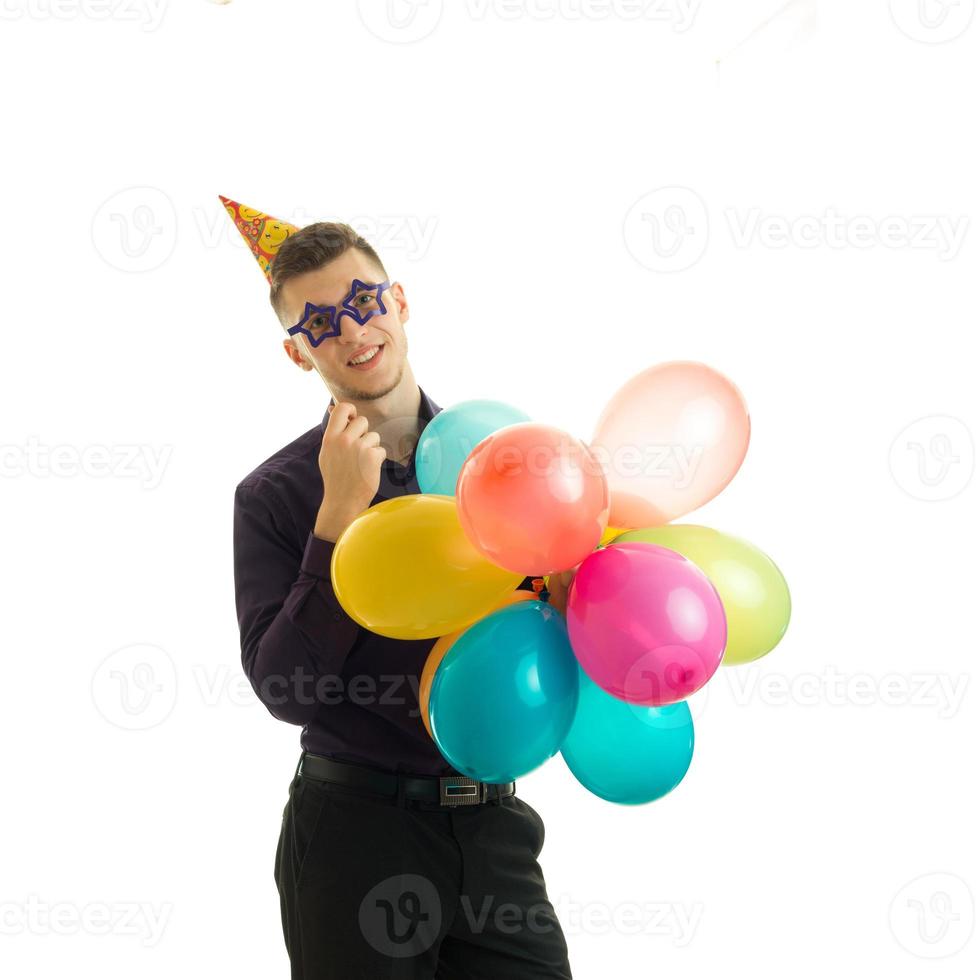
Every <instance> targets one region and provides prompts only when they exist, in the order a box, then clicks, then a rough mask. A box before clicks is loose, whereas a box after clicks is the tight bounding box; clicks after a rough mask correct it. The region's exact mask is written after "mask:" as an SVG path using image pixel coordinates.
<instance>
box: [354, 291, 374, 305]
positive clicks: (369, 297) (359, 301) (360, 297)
mask: <svg viewBox="0 0 980 980" xmlns="http://www.w3.org/2000/svg"><path fill="white" fill-rule="evenodd" d="M373 299H374V293H360V294H359V295H358V297H357V298H356V299H355V300H354V302H355V303H357V304H358V305H359V306H366V305H367V304H368V303H370V302H371V301H372V300H373ZM362 300H363V302H362Z"/></svg>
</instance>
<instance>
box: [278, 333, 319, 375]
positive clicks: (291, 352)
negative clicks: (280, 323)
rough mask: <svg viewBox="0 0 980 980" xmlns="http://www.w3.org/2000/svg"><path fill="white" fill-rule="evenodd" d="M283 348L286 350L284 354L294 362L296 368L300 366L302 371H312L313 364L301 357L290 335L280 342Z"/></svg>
mask: <svg viewBox="0 0 980 980" xmlns="http://www.w3.org/2000/svg"><path fill="white" fill-rule="evenodd" d="M282 347H283V350H284V351H285V352H286V356H287V357H288V358H289V359H290V360H291V361H292V362H293V364H295V365H296V366H297V367H298V368H302V369H303V370H304V371H312V370H313V365H312V364H310V362H309V361H308V360H307V359H306V358H305V357H303V355H302V353H301V352H300V351H299V349H298V348H297V347H296V344H295V343H294V341H293V338H292V337H288V338H286V339H285V340H284V341H283V342H282Z"/></svg>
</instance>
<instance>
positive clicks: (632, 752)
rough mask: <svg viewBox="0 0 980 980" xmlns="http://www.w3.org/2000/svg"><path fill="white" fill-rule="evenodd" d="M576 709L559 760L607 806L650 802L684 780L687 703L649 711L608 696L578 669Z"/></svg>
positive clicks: (690, 726) (690, 741)
mask: <svg viewBox="0 0 980 980" xmlns="http://www.w3.org/2000/svg"><path fill="white" fill-rule="evenodd" d="M578 678H579V697H578V708H577V710H576V712H575V720H574V721H573V722H572V727H571V730H570V731H569V733H568V736H567V738H566V739H565V741H564V742H563V743H562V745H561V755H562V758H563V759H564V760H565V764H566V765H567V766H568V768H569V769H571V770H572V774H573V775H574V776H575V778H576V779H577V780H578V781H579V782H580V783H581V784H582V785H583V786H584V787H585V788H586V789H587V790H588V791H589V792H590V793H594V794H595V795H596V796H598V797H601V798H602V799H604V800H608V801H609V802H610V803H626V804H638V803H650V802H652V801H653V800H657V799H660V797H661V796H665V795H666V794H667V793H669V792H670V791H671V790H672V789H673V788H674V787H675V786H677V784H678V783H680V781H681V780H682V779H683V778H684V775H685V774H686V773H687V770H688V767H689V766H690V764H691V756H692V755H693V754H694V723H693V722H692V721H691V709H690V708H688V706H687V702H686V701H678V702H676V703H675V704H667V705H663V706H661V707H652V706H647V705H641V704H630V703H629V702H627V701H621V700H620V699H619V698H617V697H614V696H613V695H612V694H608V693H607V692H606V691H604V690H603V689H602V688H601V687H599V686H598V685H597V684H596V683H595V682H594V681H593V680H592V679H591V678H590V677H589V676H588V674H586V673H585V671H583V670H582V669H581V668H579V671H578Z"/></svg>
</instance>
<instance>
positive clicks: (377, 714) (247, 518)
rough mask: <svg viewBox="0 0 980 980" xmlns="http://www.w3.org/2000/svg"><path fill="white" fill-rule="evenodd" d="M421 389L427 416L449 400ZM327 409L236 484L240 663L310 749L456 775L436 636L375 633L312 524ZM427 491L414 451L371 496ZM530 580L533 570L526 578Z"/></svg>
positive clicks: (527, 584)
mask: <svg viewBox="0 0 980 980" xmlns="http://www.w3.org/2000/svg"><path fill="white" fill-rule="evenodd" d="M419 392H420V394H421V403H420V406H419V418H420V419H422V420H423V422H426V423H427V422H429V421H430V420H431V419H432V418H433V417H434V416H435V415H437V414H438V413H439V412H441V411H442V409H441V408H440V407H439V406H438V405H436V404H435V402H433V401H432V400H431V399H430V398H429V397H428V396H427V395H426V394H425V392H424V391H422V389H421V388H419ZM331 404H333V399H331ZM327 418H328V416H327V415H326V414H324V416H323V420H322V421H321V422H320V424H319V425H318V426H316V427H315V428H313V429H310V430H309V432H306V433H304V434H303V435H301V436H300V437H299V438H298V439H296V440H295V441H293V442H291V443H289V445H288V446H284V447H283V448H282V449H280V450H279V451H278V452H276V453H274V454H273V455H272V456H270V457H269V458H268V459H267V460H266V461H265V462H264V463H261V464H260V465H259V466H257V467H256V468H255V469H254V470H252V472H251V473H249V474H248V476H246V477H245V478H244V479H243V480H242V481H241V482H240V483H239V484H238V486H237V487H236V488H235V520H234V559H235V603H236V606H237V610H238V626H239V630H240V632H241V645H242V666H243V667H244V668H245V673H246V674H247V675H248V679H249V681H251V684H252V688H253V689H254V691H255V693H256V694H257V695H258V697H259V699H260V700H261V701H262V703H263V704H265V706H266V707H267V708H268V709H269V711H270V712H271V714H272V715H273V716H274V717H276V718H278V719H280V720H281V721H286V722H289V723H291V724H293V725H302V726H303V730H302V733H301V734H300V745H301V746H302V748H304V749H306V750H307V751H309V752H314V753H316V754H317V755H325V756H330V757H332V758H335V759H339V760H340V761H345V762H355V763H360V764H362V765H370V766H376V767H379V768H383V769H389V770H398V771H402V772H415V773H428V774H439V775H450V774H454V773H456V772H457V770H456V769H454V768H453V767H452V766H451V765H449V763H448V762H446V760H445V759H444V758H443V757H442V755H441V753H440V752H439V749H438V748H437V747H436V745H435V743H434V742H433V741H432V739H431V738H430V737H429V734H428V732H427V731H426V730H425V726H424V725H423V723H422V718H421V715H420V713H419V702H418V685H419V676H420V674H421V673H422V668H423V666H424V665H425V659H426V657H427V656H428V654H429V651H430V650H431V649H432V645H433V644H434V643H435V639H426V640H393V639H389V638H388V637H384V636H379V635H378V634H377V633H372V632H371V631H370V630H367V629H365V628H364V627H362V626H360V625H358V624H357V623H356V622H355V621H354V620H353V619H351V618H350V616H348V615H347V613H346V612H345V611H344V610H343V608H342V607H341V605H340V603H339V602H338V601H337V597H336V596H335V595H334V591H333V585H332V583H331V581H330V559H331V556H332V555H333V549H334V545H333V543H332V542H330V541H324V540H322V539H321V538H317V537H315V536H314V534H313V526H314V524H315V523H316V515H317V512H318V511H319V509H320V504H321V502H322V501H323V479H322V477H321V475H320V467H319V463H318V457H319V453H320V445H321V443H322V441H323V433H324V429H325V428H326V424H327ZM419 492H420V491H419V485H418V481H417V479H416V476H415V458H414V453H413V454H412V457H411V458H410V459H409V461H408V464H407V465H404V466H403V465H401V464H399V463H396V462H395V461H394V460H390V459H386V460H385V461H384V463H383V464H382V466H381V482H380V485H379V487H378V493H377V495H376V496H375V498H374V500H372V501H371V503H372V505H374V504H376V503H379V502H380V501H382V500H389V499H390V498H392V497H399V496H402V495H403V494H407V493H419ZM531 587H532V586H531V578H530V577H528V578H525V580H524V581H523V582H522V583H521V584H520V586H518V588H526V589H527V588H531Z"/></svg>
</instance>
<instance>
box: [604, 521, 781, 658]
mask: <svg viewBox="0 0 980 980" xmlns="http://www.w3.org/2000/svg"><path fill="white" fill-rule="evenodd" d="M621 541H647V542H649V543H651V544H659V545H661V546H662V547H664V548H669V549H670V550H671V551H676V552H677V553H678V554H681V555H683V556H684V557H685V558H688V559H690V561H693V562H694V564H695V565H697V566H698V568H700V569H701V571H702V572H704V574H705V575H707V577H708V579H709V581H710V582H711V584H712V585H713V586H714V587H715V589H717V591H718V595H719V596H721V602H722V605H723V606H724V607H725V617H726V618H727V620H728V644H727V646H726V647H725V656H724V658H723V660H722V663H724V664H727V665H731V664H745V663H748V662H749V661H751V660H758V659H759V657H763V656H765V655H766V654H767V653H768V652H769V651H770V650H771V649H772V648H773V647H774V646H775V645H776V644H777V643H778V642H779V641H780V640H781V639H782V638H783V634H784V633H785V632H786V627H787V626H788V625H789V616H790V598H789V587H788V586H787V584H786V579H784V578H783V574H782V572H780V570H779V569H778V568H777V567H776V565H775V564H774V563H773V561H772V559H770V558H769V556H768V555H765V554H763V553H762V552H761V551H759V549H758V548H756V547H755V546H754V545H751V544H749V543H748V541H742V540H741V539H740V538H733V537H732V536H731V535H729V534H722V533H721V531H716V530H714V528H710V527H701V526H700V525H698V524H664V525H662V526H660V527H641V528H636V529H635V530H633V531H626V532H625V533H624V534H620V535H619V536H618V537H616V538H614V539H613V542H611V543H618V542H621Z"/></svg>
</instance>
